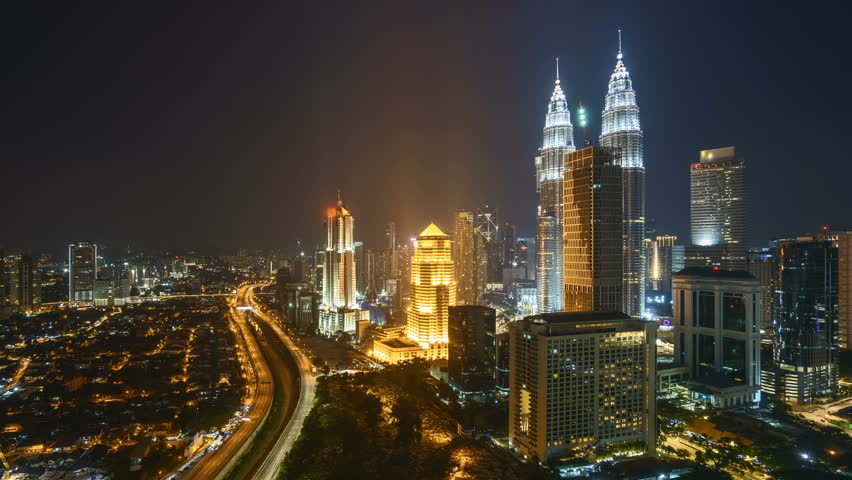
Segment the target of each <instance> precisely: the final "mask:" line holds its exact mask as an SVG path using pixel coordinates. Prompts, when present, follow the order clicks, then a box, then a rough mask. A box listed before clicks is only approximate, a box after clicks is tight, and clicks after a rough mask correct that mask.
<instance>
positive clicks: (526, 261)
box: [515, 237, 536, 281]
mask: <svg viewBox="0 0 852 480" xmlns="http://www.w3.org/2000/svg"><path fill="white" fill-rule="evenodd" d="M515 255H516V256H517V257H518V266H519V267H522V268H523V269H524V272H526V275H525V278H526V279H527V280H533V281H534V280H535V265H536V263H535V261H536V252H535V238H524V237H518V243H517V245H516V247H515Z"/></svg>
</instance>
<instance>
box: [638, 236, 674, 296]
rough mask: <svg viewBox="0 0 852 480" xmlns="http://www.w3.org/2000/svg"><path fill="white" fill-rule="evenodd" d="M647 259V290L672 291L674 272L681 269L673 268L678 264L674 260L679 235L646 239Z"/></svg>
mask: <svg viewBox="0 0 852 480" xmlns="http://www.w3.org/2000/svg"><path fill="white" fill-rule="evenodd" d="M646 242H647V243H646V245H647V246H646V249H647V253H646V259H647V265H648V268H647V269H646V272H647V275H648V277H647V278H648V280H647V282H646V288H645V289H646V291H652V292H662V293H671V291H672V273H675V272H677V271H678V270H681V269H682V268H683V266H682V265H681V266H680V268H675V269H673V266H675V265H676V262H675V261H674V257H675V254H674V251H673V250H674V247H675V246H677V237H676V236H674V235H660V236H657V237H656V238H654V239H653V240H651V239H646Z"/></svg>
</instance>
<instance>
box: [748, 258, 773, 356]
mask: <svg viewBox="0 0 852 480" xmlns="http://www.w3.org/2000/svg"><path fill="white" fill-rule="evenodd" d="M748 273H750V274H752V275H754V277H755V278H757V279H758V280H760V293H761V312H762V313H761V316H760V330H761V333H762V335H763V338H765V339H767V340H774V338H775V322H776V321H777V320H778V318H777V317H778V300H777V298H775V297H776V294H775V292H776V291H777V290H778V284H779V283H780V278H779V274H780V273H781V271H780V269H779V266H778V251H777V249H775V248H754V249H750V250H749V251H748Z"/></svg>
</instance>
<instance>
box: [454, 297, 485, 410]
mask: <svg viewBox="0 0 852 480" xmlns="http://www.w3.org/2000/svg"><path fill="white" fill-rule="evenodd" d="M496 322H497V313H496V311H495V310H494V309H493V308H489V307H484V306H480V305H459V306H453V307H450V308H449V357H448V361H447V370H448V376H449V382H450V385H452V386H453V387H454V388H455V389H456V390H458V391H460V392H462V393H463V394H474V393H485V392H488V391H491V390H493V389H494V386H495V378H496V377H495V375H496V366H497V363H496V357H495V348H496V345H495V340H496V325H497V323H496Z"/></svg>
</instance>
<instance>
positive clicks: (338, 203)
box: [337, 188, 343, 207]
mask: <svg viewBox="0 0 852 480" xmlns="http://www.w3.org/2000/svg"><path fill="white" fill-rule="evenodd" d="M341 205H343V200H341V199H340V189H339V188H338V189H337V206H338V207H339V206H341Z"/></svg>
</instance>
